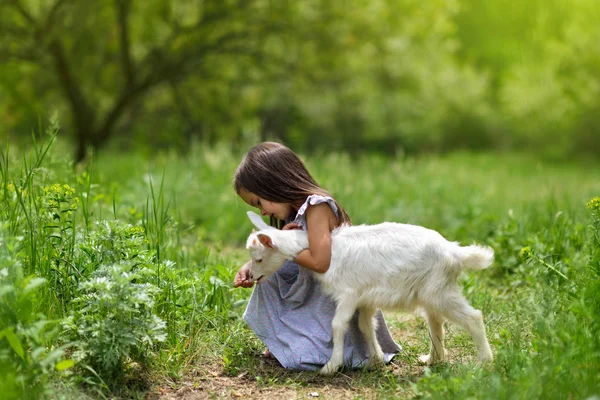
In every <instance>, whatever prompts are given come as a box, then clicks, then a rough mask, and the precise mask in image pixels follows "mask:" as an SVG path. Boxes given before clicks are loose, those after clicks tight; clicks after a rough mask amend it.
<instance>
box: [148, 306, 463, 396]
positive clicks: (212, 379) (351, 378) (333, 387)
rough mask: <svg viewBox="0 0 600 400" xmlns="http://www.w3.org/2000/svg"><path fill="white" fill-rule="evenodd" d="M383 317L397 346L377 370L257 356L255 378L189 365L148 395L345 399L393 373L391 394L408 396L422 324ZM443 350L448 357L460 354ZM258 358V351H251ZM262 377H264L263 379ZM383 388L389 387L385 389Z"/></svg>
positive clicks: (373, 392) (371, 389) (417, 369)
mask: <svg viewBox="0 0 600 400" xmlns="http://www.w3.org/2000/svg"><path fill="white" fill-rule="evenodd" d="M386 321H387V323H388V325H389V328H390V331H391V333H392V336H393V337H394V339H395V340H396V341H397V342H398V343H400V344H401V345H402V346H403V351H402V352H401V354H399V356H397V357H395V359H394V360H393V361H392V362H391V363H390V364H389V365H386V366H385V367H382V368H381V370H380V371H376V372H370V373H367V374H366V375H365V372H364V371H360V370H353V371H347V372H343V373H338V374H336V375H335V376H333V377H322V376H320V375H318V374H315V373H299V372H289V371H286V370H284V369H283V368H281V366H279V364H278V363H277V361H276V360H273V359H261V360H260V371H261V376H262V377H263V378H260V379H257V377H256V376H250V375H249V374H248V373H247V372H243V373H241V374H240V375H238V376H227V375H225V374H224V373H223V367H222V366H221V364H220V361H215V363H214V364H213V365H208V366H207V365H205V366H203V367H202V368H197V369H195V370H194V371H193V372H192V373H190V374H188V375H187V376H185V377H184V378H183V379H181V380H180V381H179V382H178V383H177V385H174V384H170V383H168V382H164V383H163V384H161V385H158V386H156V387H155V388H154V389H153V390H152V392H151V393H150V394H149V395H148V397H147V398H148V399H151V400H158V399H161V400H172V399H177V400H199V399H214V398H225V399H241V398H243V399H282V400H291V399H348V398H357V397H360V398H363V399H374V398H378V397H379V394H380V391H381V389H380V388H379V385H378V380H379V378H381V380H383V379H384V376H385V375H386V374H390V373H391V374H393V375H394V376H395V377H396V379H397V380H399V381H403V382H406V384H400V385H398V387H397V388H393V389H392V390H393V391H394V397H398V398H409V397H413V396H414V394H413V392H412V390H411V385H410V382H414V381H416V380H417V379H418V378H419V377H420V376H422V374H423V370H424V367H423V366H421V365H418V364H417V363H416V362H415V361H416V353H415V350H414V349H415V348H416V349H419V350H422V349H425V348H427V346H428V343H427V338H426V337H424V335H426V331H427V328H426V327H425V325H424V323H423V320H422V319H417V318H416V317H414V316H412V315H406V314H399V313H398V314H396V313H386ZM456 353H457V351H452V349H449V356H450V362H452V361H453V359H454V360H455V359H458V358H460V356H458V354H456ZM257 357H259V356H257ZM264 377H270V378H269V379H270V381H268V382H265V381H264ZM388 390H389V389H388Z"/></svg>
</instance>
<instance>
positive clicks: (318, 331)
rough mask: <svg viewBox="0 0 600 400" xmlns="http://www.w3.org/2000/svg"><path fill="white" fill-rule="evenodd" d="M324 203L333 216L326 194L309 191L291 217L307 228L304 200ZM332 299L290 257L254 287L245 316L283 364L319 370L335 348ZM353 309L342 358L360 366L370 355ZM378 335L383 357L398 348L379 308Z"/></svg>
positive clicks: (301, 368)
mask: <svg viewBox="0 0 600 400" xmlns="http://www.w3.org/2000/svg"><path fill="white" fill-rule="evenodd" d="M325 202H326V203H327V204H329V205H330V206H331V208H332V209H333V212H334V214H335V215H336V216H337V215H338V212H337V206H336V205H335V202H334V201H333V199H332V198H330V197H323V196H319V195H312V196H309V197H308V198H307V199H306V202H305V203H304V204H303V205H302V207H300V209H299V210H298V213H297V214H296V219H295V220H294V221H293V222H296V223H298V224H299V225H300V226H301V227H302V229H304V230H306V216H305V212H306V208H307V207H308V205H309V204H310V205H315V204H319V203H325ZM334 314H335V303H334V301H333V300H332V299H331V298H330V297H329V296H328V295H326V294H325V293H324V292H323V291H322V290H321V287H320V284H319V282H318V280H317V279H316V278H315V277H313V272H312V271H311V270H309V269H307V268H302V267H299V266H298V264H296V263H294V262H291V261H288V262H286V263H285V264H284V265H283V266H282V267H281V268H280V269H279V270H278V271H277V272H276V273H275V274H273V275H272V276H271V277H270V278H269V279H267V280H266V281H264V282H262V283H261V284H259V285H256V286H255V287H254V290H253V292H252V296H251V297H250V301H249V302H248V306H247V308H246V311H245V312H244V320H245V321H246V323H247V324H248V325H249V326H250V328H251V329H252V330H253V331H254V332H255V333H256V335H257V336H258V337H259V338H260V340H262V342H263V343H264V344H265V345H266V346H267V348H268V349H269V351H270V352H271V354H272V355H273V356H274V357H275V358H276V359H277V360H278V361H279V362H280V363H281V365H282V366H283V367H285V368H289V369H293V370H309V371H312V370H317V369H319V368H320V367H321V366H323V365H324V364H325V363H326V362H327V361H329V358H330V357H331V353H332V351H333V340H332V337H333V334H332V328H331V321H332V319H333V316H334ZM357 317H358V313H356V314H355V315H354V317H353V318H352V321H351V323H350V328H349V329H348V332H347V333H346V336H345V338H344V364H345V365H346V366H352V367H355V368H357V367H361V366H363V365H364V363H365V362H366V361H367V359H368V353H367V346H366V343H365V340H364V338H363V335H362V333H361V332H360V330H359V328H358V318H357ZM376 319H377V325H378V328H377V339H378V340H379V344H380V345H381V348H382V350H383V352H384V356H385V357H384V358H385V362H386V363H387V362H389V361H390V360H391V359H392V357H393V356H394V354H395V353H397V352H398V351H400V350H401V348H400V346H399V345H397V344H396V343H395V342H394V340H393V339H392V337H391V335H390V333H389V331H388V328H387V325H386V323H385V320H384V319H383V314H382V313H381V311H378V312H377V314H376Z"/></svg>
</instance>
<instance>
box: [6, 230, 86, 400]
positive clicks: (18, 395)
mask: <svg viewBox="0 0 600 400" xmlns="http://www.w3.org/2000/svg"><path fill="white" fill-rule="evenodd" d="M1 233H2V234H3V233H4V232H1ZM5 240H6V238H5V237H4V236H3V235H0V391H1V393H2V398H3V399H37V398H40V397H42V396H45V395H47V394H48V393H50V391H51V385H50V379H51V377H52V376H53V372H55V371H63V370H65V369H68V368H70V367H71V366H73V363H74V362H73V360H71V359H64V358H63V356H64V354H65V347H66V346H64V345H60V343H59V342H58V340H57V339H58V333H59V325H58V324H57V322H58V321H52V320H48V319H47V317H46V316H45V315H43V314H42V313H40V312H39V311H37V307H36V304H37V303H38V302H39V300H40V287H41V286H42V285H44V284H45V280H44V279H42V278H39V277H36V276H35V275H30V276H27V277H24V276H23V273H22V269H21V266H20V265H19V262H18V261H17V260H15V259H14V258H13V257H12V256H11V255H10V251H9V244H8V243H6V242H5ZM10 247H12V245H10Z"/></svg>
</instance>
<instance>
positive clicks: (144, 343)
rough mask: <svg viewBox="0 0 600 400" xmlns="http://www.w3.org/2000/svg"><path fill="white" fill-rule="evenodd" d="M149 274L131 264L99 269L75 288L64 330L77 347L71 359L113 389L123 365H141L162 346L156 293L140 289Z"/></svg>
mask: <svg viewBox="0 0 600 400" xmlns="http://www.w3.org/2000/svg"><path fill="white" fill-rule="evenodd" d="M148 274H149V271H148V270H146V269H141V268H133V265H132V264H131V263H122V264H113V265H103V266H101V267H100V268H98V269H97V270H96V271H95V272H94V273H93V274H92V277H91V278H90V279H89V280H87V281H84V282H82V283H81V284H80V286H79V293H78V294H79V297H77V298H75V299H74V300H73V301H74V305H75V308H74V310H73V311H72V317H71V318H70V319H69V321H68V322H67V325H68V330H69V331H70V332H72V334H73V336H74V338H75V340H76V341H77V342H76V343H77V350H76V351H75V353H74V354H73V356H74V358H75V359H76V360H77V361H79V362H82V363H84V364H85V365H89V366H91V367H92V368H93V369H94V371H96V373H98V374H99V375H100V377H102V378H103V380H104V381H105V382H107V383H110V384H113V383H114V382H115V381H116V380H118V379H119V378H122V373H123V370H124V366H125V363H126V362H145V361H146V354H147V352H148V351H149V350H150V349H151V348H152V346H153V345H154V344H156V343H157V342H162V341H164V340H165V329H164V328H165V323H164V321H162V320H161V319H160V318H159V317H158V316H157V315H156V314H155V313H154V312H153V307H154V300H153V296H154V295H155V294H156V293H157V291H158V289H157V288H156V287H155V286H153V285H152V284H150V283H147V282H145V283H142V282H144V281H145V280H146V279H144V278H145V275H148Z"/></svg>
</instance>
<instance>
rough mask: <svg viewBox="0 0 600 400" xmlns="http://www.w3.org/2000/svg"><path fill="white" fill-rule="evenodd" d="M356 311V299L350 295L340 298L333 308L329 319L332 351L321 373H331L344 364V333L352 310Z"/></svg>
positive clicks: (352, 312) (352, 313)
mask: <svg viewBox="0 0 600 400" xmlns="http://www.w3.org/2000/svg"><path fill="white" fill-rule="evenodd" d="M355 311H356V299H353V298H351V297H350V296H348V297H346V298H344V299H341V300H340V301H339V302H338V305H337V308H336V309H335V316H334V317H333V320H332V321H331V327H332V330H333V352H332V354H331V358H330V359H329V362H327V364H325V366H324V367H323V368H322V369H321V374H324V375H331V374H333V373H334V372H336V371H337V370H338V368H339V367H341V366H342V365H343V364H344V335H345V334H346V330H347V329H348V325H349V323H350V320H351V319H352V316H353V315H354V312H355Z"/></svg>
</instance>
